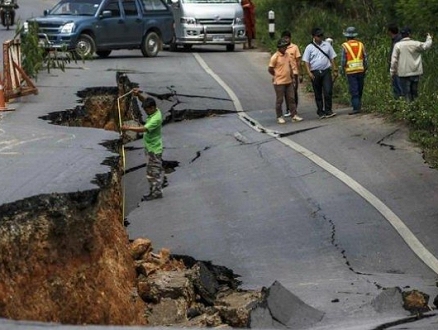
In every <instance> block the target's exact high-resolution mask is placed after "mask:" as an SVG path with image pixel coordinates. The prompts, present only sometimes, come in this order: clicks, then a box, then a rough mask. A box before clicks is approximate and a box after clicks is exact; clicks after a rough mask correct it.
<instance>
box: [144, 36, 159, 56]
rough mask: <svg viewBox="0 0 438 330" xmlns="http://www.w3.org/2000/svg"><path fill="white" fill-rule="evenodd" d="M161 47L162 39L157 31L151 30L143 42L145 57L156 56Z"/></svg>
mask: <svg viewBox="0 0 438 330" xmlns="http://www.w3.org/2000/svg"><path fill="white" fill-rule="evenodd" d="M160 47H161V39H160V37H159V36H158V34H157V33H155V32H149V33H148V34H147V35H146V36H145V37H144V38H143V41H142V43H141V53H142V54H143V56H144V57H155V56H157V55H158V52H159V51H160Z"/></svg>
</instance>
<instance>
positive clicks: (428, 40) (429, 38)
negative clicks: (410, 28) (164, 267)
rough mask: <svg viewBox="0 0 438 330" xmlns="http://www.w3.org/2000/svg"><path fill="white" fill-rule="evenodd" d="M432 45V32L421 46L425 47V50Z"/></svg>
mask: <svg viewBox="0 0 438 330" xmlns="http://www.w3.org/2000/svg"><path fill="white" fill-rule="evenodd" d="M430 47H432V36H431V35H430V33H428V34H427V37H426V41H425V42H423V43H421V48H423V50H427V49H429V48H430Z"/></svg>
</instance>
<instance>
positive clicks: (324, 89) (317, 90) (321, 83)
mask: <svg viewBox="0 0 438 330" xmlns="http://www.w3.org/2000/svg"><path fill="white" fill-rule="evenodd" d="M312 73H313V75H314V76H315V79H313V80H312V87H313V93H314V94H315V102H316V108H317V114H318V116H323V115H328V114H331V113H332V112H333V111H332V103H333V102H332V98H333V80H332V70H331V69H325V70H313V71H312Z"/></svg>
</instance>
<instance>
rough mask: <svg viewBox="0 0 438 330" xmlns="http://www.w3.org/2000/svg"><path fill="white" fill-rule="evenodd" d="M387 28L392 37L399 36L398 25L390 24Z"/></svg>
mask: <svg viewBox="0 0 438 330" xmlns="http://www.w3.org/2000/svg"><path fill="white" fill-rule="evenodd" d="M387 28H388V33H389V34H390V35H391V36H395V35H397V34H398V32H399V31H398V26H397V24H395V23H390V24H388V26H387Z"/></svg>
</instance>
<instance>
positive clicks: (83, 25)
mask: <svg viewBox="0 0 438 330" xmlns="http://www.w3.org/2000/svg"><path fill="white" fill-rule="evenodd" d="M33 22H34V23H36V24H37V25H38V36H39V37H40V45H41V47H43V48H44V49H46V50H48V51H49V50H53V49H60V50H66V51H72V52H73V53H75V54H76V55H78V56H79V57H87V56H91V55H93V54H94V53H96V54H97V55H98V56H100V57H107V56H109V55H110V53H111V51H112V50H116V49H140V50H141V52H142V54H143V56H145V57H154V56H157V54H158V52H159V51H160V50H161V48H162V44H163V43H169V42H171V40H172V37H173V16H172V12H171V10H170V8H169V6H168V5H167V3H166V1H165V0H61V1H60V2H58V3H57V4H56V5H55V6H54V7H53V8H52V9H50V10H45V11H44V16H42V17H35V18H31V19H29V20H27V21H26V22H25V24H24V29H25V32H26V31H28V30H29V24H31V23H33Z"/></svg>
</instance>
